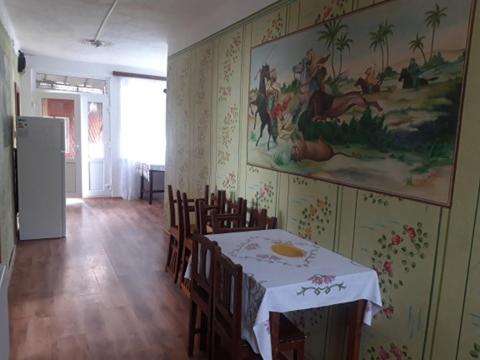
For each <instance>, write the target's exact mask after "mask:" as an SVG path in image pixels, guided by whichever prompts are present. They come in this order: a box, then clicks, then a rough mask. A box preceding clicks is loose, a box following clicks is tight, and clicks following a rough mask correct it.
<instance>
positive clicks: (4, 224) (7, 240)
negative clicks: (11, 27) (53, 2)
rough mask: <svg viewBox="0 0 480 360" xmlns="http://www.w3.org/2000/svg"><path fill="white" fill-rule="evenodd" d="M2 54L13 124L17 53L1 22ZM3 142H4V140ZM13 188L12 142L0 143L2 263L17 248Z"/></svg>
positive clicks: (9, 137) (8, 110)
mask: <svg viewBox="0 0 480 360" xmlns="http://www.w3.org/2000/svg"><path fill="white" fill-rule="evenodd" d="M0 56H2V57H4V59H5V64H6V72H7V82H6V84H5V88H6V89H8V90H9V92H7V93H6V94H3V96H5V97H6V103H7V114H8V115H9V116H8V119H7V121H9V122H10V123H11V124H13V116H14V108H15V107H14V101H15V100H14V82H15V81H16V80H17V75H16V74H17V72H16V71H15V69H16V65H15V64H16V55H15V52H14V49H13V46H12V40H11V39H10V38H9V37H8V35H7V32H6V30H5V29H4V27H3V26H2V24H1V23H0ZM0 81H1V80H0ZM17 83H18V81H17ZM0 86H4V84H0ZM2 93H3V92H2ZM1 104H3V101H0V106H2V105H1ZM3 132H4V127H3V126H1V124H0V139H4V134H3ZM7 138H8V139H10V140H11V136H9V135H7ZM1 143H3V140H2V141H1ZM1 143H0V144H1ZM12 189H13V188H12V144H11V143H8V144H6V146H5V147H3V145H0V254H1V259H0V261H1V263H2V264H8V263H9V262H10V260H11V256H12V253H13V250H14V248H15V236H14V222H13V195H12Z"/></svg>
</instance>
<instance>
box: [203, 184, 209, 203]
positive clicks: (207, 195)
mask: <svg viewBox="0 0 480 360" xmlns="http://www.w3.org/2000/svg"><path fill="white" fill-rule="evenodd" d="M203 200H205V202H206V203H207V204H208V203H209V202H210V186H208V184H207V185H205V192H204V193H203Z"/></svg>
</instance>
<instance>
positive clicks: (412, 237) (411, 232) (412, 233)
mask: <svg viewBox="0 0 480 360" xmlns="http://www.w3.org/2000/svg"><path fill="white" fill-rule="evenodd" d="M407 234H408V237H409V238H410V240H415V238H416V237H417V232H416V231H415V229H414V228H413V227H411V226H410V227H409V228H408V229H407Z"/></svg>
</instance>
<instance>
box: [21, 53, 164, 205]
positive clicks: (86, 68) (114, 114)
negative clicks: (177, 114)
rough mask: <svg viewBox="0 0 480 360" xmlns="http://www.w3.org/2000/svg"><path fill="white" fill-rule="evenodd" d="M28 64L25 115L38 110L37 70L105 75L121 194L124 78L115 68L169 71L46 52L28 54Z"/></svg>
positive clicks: (23, 94) (114, 172)
mask: <svg viewBox="0 0 480 360" xmlns="http://www.w3.org/2000/svg"><path fill="white" fill-rule="evenodd" d="M26 58H27V68H26V69H25V73H24V74H23V75H21V96H20V98H21V100H20V111H21V115H24V116H32V115H35V113H36V111H35V108H34V101H33V95H34V92H35V91H36V83H35V79H36V74H37V73H47V74H55V75H69V76H78V77H88V78H94V79H105V80H107V82H108V88H109V91H108V97H109V103H110V124H111V126H110V129H111V130H110V141H111V146H112V195H113V196H119V194H120V191H119V180H120V176H119V175H120V168H119V164H120V148H119V141H118V140H119V139H120V131H119V130H120V129H119V125H120V78H118V77H113V76H112V72H113V71H123V72H133V73H144V74H151V75H160V76H164V75H165V74H160V73H155V72H152V71H151V70H144V69H139V68H131V67H124V66H114V65H105V64H92V63H86V62H80V61H69V60H63V59H58V58H52V57H46V56H28V55H27V57H26Z"/></svg>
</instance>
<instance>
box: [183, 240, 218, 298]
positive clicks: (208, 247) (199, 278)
mask: <svg viewBox="0 0 480 360" xmlns="http://www.w3.org/2000/svg"><path fill="white" fill-rule="evenodd" d="M219 253H220V248H219V247H218V244H217V243H216V242H215V241H211V240H209V239H208V238H207V237H205V236H203V235H200V234H195V235H193V237H192V263H191V271H192V272H191V277H190V278H191V290H190V291H191V292H190V294H191V297H192V300H194V301H195V302H196V303H200V302H203V305H204V306H207V305H209V306H213V297H212V292H213V283H214V271H215V266H214V264H215V259H216V257H217V256H218V254H219Z"/></svg>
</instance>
